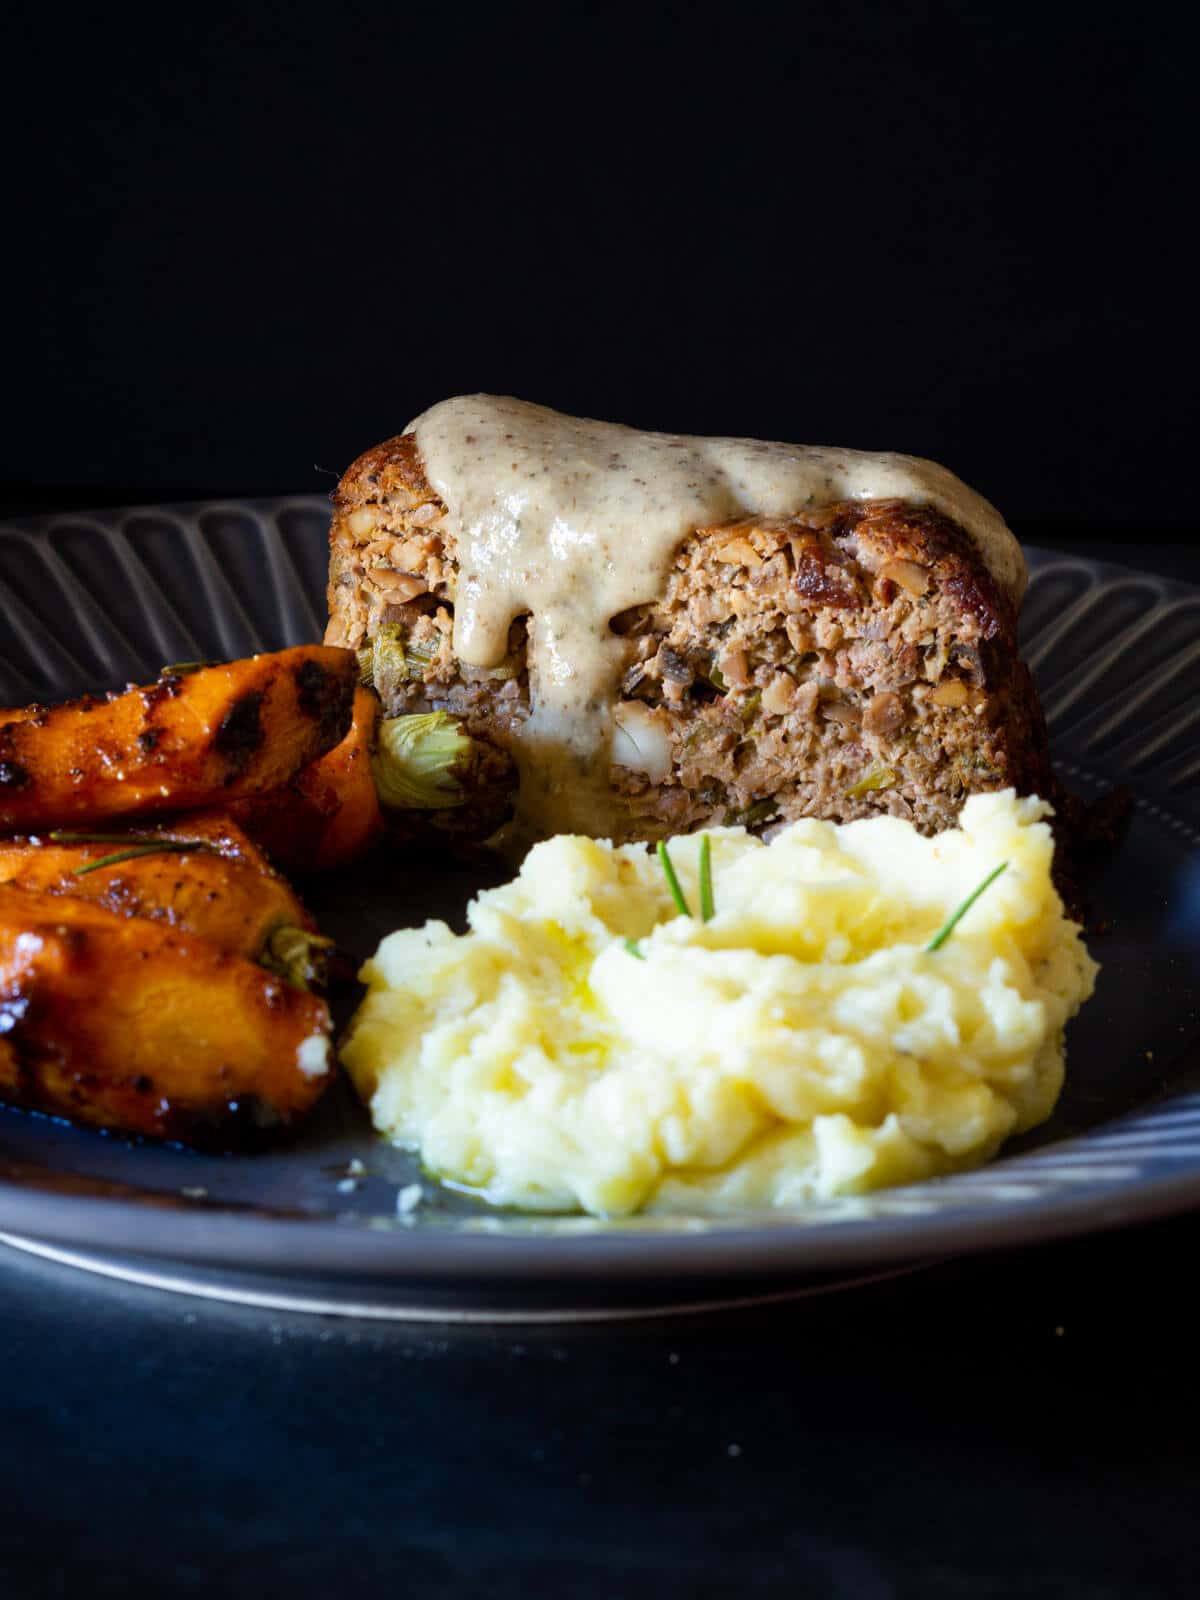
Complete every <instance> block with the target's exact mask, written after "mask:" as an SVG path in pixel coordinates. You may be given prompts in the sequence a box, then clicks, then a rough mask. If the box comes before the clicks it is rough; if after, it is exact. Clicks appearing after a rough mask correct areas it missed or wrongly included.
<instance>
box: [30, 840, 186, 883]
mask: <svg viewBox="0 0 1200 1600" xmlns="http://www.w3.org/2000/svg"><path fill="white" fill-rule="evenodd" d="M51 837H53V835H52V836H51ZM211 849H212V846H211V845H210V844H204V843H200V842H198V841H197V840H195V839H158V840H155V841H154V842H153V843H145V844H131V845H129V846H128V848H127V849H125V850H114V851H113V853H112V854H111V855H107V856H100V857H99V858H98V859H97V860H96V861H85V862H84V863H83V864H82V865H81V866H78V867H72V868H71V876H72V877H73V878H82V877H84V876H85V875H86V874H87V873H89V872H99V871H100V868H101V867H115V866H116V865H117V864H118V863H119V862H121V861H135V860H137V858H138V857H139V856H157V855H164V854H169V853H170V852H171V851H172V850H175V851H196V850H211Z"/></svg>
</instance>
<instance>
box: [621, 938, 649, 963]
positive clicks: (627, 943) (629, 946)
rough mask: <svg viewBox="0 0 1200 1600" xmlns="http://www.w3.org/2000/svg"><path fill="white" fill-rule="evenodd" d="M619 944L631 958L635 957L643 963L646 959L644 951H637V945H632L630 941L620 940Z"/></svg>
mask: <svg viewBox="0 0 1200 1600" xmlns="http://www.w3.org/2000/svg"><path fill="white" fill-rule="evenodd" d="M621 943H622V944H623V945H624V946H625V948H626V950H627V951H628V952H629V954H630V955H631V956H636V957H637V959H638V960H639V961H645V959H646V953H645V951H644V950H639V949H638V947H637V945H636V944H634V942H633V940H632V939H622V940H621Z"/></svg>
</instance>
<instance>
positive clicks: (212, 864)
mask: <svg viewBox="0 0 1200 1600" xmlns="http://www.w3.org/2000/svg"><path fill="white" fill-rule="evenodd" d="M0 883H11V884H13V885H15V886H16V887H17V888H18V889H27V890H29V891H31V892H33V893H40V894H50V895H69V896H70V897H71V898H72V899H75V900H91V901H94V902H95V903H96V904H98V905H102V906H105V907H107V909H108V910H109V911H115V912H117V913H118V914H119V915H121V916H125V917H150V918H152V919H153V920H155V921H158V922H166V923H169V924H170V926H171V927H173V928H179V929H180V930H181V931H182V932H184V933H193V934H195V935H196V936H197V937H198V938H201V939H207V940H208V941H209V943H210V944H215V945H216V946H217V948H218V949H220V950H229V951H231V952H233V954H235V955H240V956H245V957H246V959H247V960H249V961H261V962H262V963H263V964H264V965H267V966H271V967H273V968H274V969H276V970H279V969H280V965H281V962H280V956H279V952H280V951H281V950H284V949H290V950H291V951H293V952H295V953H297V954H298V953H299V952H300V950H301V948H302V946H305V945H307V947H308V949H309V951H310V952H311V954H312V955H313V956H314V957H318V956H319V953H320V947H321V946H322V945H323V944H324V943H325V941H323V940H321V939H320V938H319V937H318V936H317V934H316V924H315V923H314V922H313V920H312V917H311V916H310V915H309V913H308V912H307V911H306V910H305V908H304V906H303V905H302V904H301V903H300V901H299V899H298V898H297V897H296V895H295V893H294V892H293V890H292V888H291V886H290V885H289V884H288V882H287V881H286V879H284V878H282V877H281V876H280V874H279V873H278V872H276V871H275V870H274V868H273V867H272V866H271V864H270V862H269V861H268V860H267V859H266V857H265V856H264V855H263V853H262V852H261V851H260V850H259V849H258V847H257V845H255V844H254V843H253V842H252V841H251V840H250V839H248V838H247V837H246V835H245V834H244V833H243V832H242V830H241V829H240V828H239V827H237V826H236V825H235V824H234V823H233V822H231V821H230V820H229V819H228V818H227V817H220V816H214V815H212V814H211V813H197V814H195V815H192V816H183V817H178V818H176V819H175V820H174V821H173V822H170V823H166V824H164V825H163V826H161V827H158V828H152V829H142V830H138V831H136V832H128V831H126V832H111V833H108V834H106V835H105V834H86V833H85V834H82V835H80V834H75V833H60V832H54V833H51V834H50V835H48V836H47V837H46V838H44V839H39V838H32V839H31V838H15V839H0ZM293 975H295V974H293Z"/></svg>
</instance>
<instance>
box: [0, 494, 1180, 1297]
mask: <svg viewBox="0 0 1200 1600" xmlns="http://www.w3.org/2000/svg"><path fill="white" fill-rule="evenodd" d="M327 522H328V508H327V506H326V504H325V503H324V502H323V501H321V500H319V499H317V498H315V497H309V498H300V499H294V500H283V501H253V502H245V501H238V502H221V503H215V504H212V505H190V506H176V507H155V508H144V509H138V510H131V511H119V512H105V513H103V514H100V515H94V516H74V515H73V516H68V517H57V518H48V519H43V520H39V521H36V522H30V523H28V524H25V525H23V526H21V527H19V528H17V527H11V528H7V529H3V530H0V609H2V615H3V619H4V620H3V623H2V624H0V704H3V703H8V704H12V703H20V702H23V701H26V700H29V699H31V698H35V697H36V698H42V699H52V698H59V697H62V696H65V695H70V694H76V693H79V692H80V691H83V690H85V689H95V688H100V687H105V686H109V685H114V684H120V683H123V682H125V681H127V680H129V679H144V678H146V677H148V676H151V675H152V674H153V673H154V672H155V671H156V670H157V668H158V666H159V665H160V663H162V662H164V661H179V660H195V659H198V658H205V657H210V656H236V655H241V654H245V653H247V652H250V651H254V650H263V649H274V648H278V647H280V646H282V645H285V644H292V643H297V642H299V641H302V640H306V639H312V638H315V637H317V636H318V634H319V631H320V618H321V616H322V614H323V588H324V580H325V537H326V529H327ZM1033 564H1034V578H1033V584H1032V588H1031V591H1030V596H1029V599H1028V602H1027V605H1026V611H1025V622H1024V634H1025V649H1026V653H1027V656H1028V658H1029V659H1030V661H1031V663H1032V664H1033V666H1034V669H1035V671H1036V673H1037V676H1038V679H1039V683H1040V686H1041V690H1042V694H1043V697H1044V702H1045V706H1046V711H1047V715H1048V719H1049V723H1050V727H1051V732H1052V737H1053V741H1054V747H1055V753H1056V757H1057V760H1058V761H1059V763H1060V765H1061V766H1062V768H1063V769H1064V770H1065V771H1066V773H1067V774H1068V776H1069V777H1070V779H1071V781H1072V782H1073V783H1074V784H1075V786H1076V787H1077V788H1078V789H1079V790H1080V791H1081V792H1082V793H1083V794H1085V795H1094V794H1097V793H1099V792H1100V791H1102V790H1103V789H1104V788H1106V787H1107V786H1108V785H1110V784H1111V783H1112V782H1114V781H1118V780H1120V781H1126V782H1128V783H1129V784H1130V785H1131V786H1133V787H1134V789H1135V791H1136V793H1137V795H1138V806H1137V811H1136V815H1135V817H1134V821H1133V824H1132V827H1131V830H1130V833H1129V837H1128V840H1127V842H1126V843H1125V845H1124V846H1123V848H1122V849H1121V850H1120V851H1119V852H1118V853H1117V854H1116V855H1115V856H1114V857H1113V858H1112V859H1111V860H1110V861H1109V862H1108V863H1107V865H1106V866H1105V867H1104V868H1103V870H1102V871H1101V873H1100V876H1099V878H1098V880H1097V882H1096V883H1095V885H1094V895H1095V900H1096V904H1097V908H1098V910H1099V913H1100V914H1101V916H1103V917H1104V919H1105V920H1107V921H1108V923H1109V924H1110V928H1109V931H1108V932H1107V933H1106V934H1105V935H1104V936H1103V937H1102V938H1099V939H1097V940H1096V941H1095V943H1094V945H1093V948H1094V951H1095V953H1096V955H1097V956H1098V958H1099V959H1100V960H1101V961H1102V963H1103V966H1104V971H1103V975H1102V977H1101V981H1100V985H1099V989H1098V992H1097V995H1096V998H1095V999H1094V1000H1093V1001H1092V1003H1091V1004H1090V1005H1089V1006H1088V1008H1087V1009H1086V1010H1085V1012H1084V1014H1083V1015H1082V1016H1081V1017H1080V1018H1079V1020H1078V1021H1077V1022H1076V1023H1075V1024H1074V1026H1073V1027H1072V1030H1071V1034H1070V1049H1069V1064H1068V1087H1067V1090H1066V1092H1065V1093H1064V1096H1063V1099H1062V1102H1061V1104H1060V1107H1059V1109H1058V1111H1057V1112H1056V1114H1055V1117H1054V1119H1053V1121H1052V1122H1050V1123H1048V1124H1047V1125H1046V1126H1045V1127H1043V1128H1041V1129H1039V1130H1038V1131H1037V1133H1036V1134H1035V1135H1032V1136H1030V1137H1029V1138H1027V1139H1026V1140H1025V1141H1024V1142H1023V1143H1022V1144H1021V1145H1020V1146H1013V1147H1012V1148H1011V1149H1010V1151H1009V1153H1008V1154H1006V1155H1005V1156H1004V1157H1003V1158H1002V1159H1000V1160H998V1161H997V1162H995V1163H994V1164H993V1165H992V1166H990V1167H989V1168H987V1169H986V1170H984V1171H982V1172H978V1173H973V1174H970V1175H966V1176H960V1177H953V1178H945V1179H941V1180H938V1181H936V1182H931V1183H924V1184H919V1185H915V1186H913V1187H910V1188H906V1189H900V1190H895V1191H892V1192H890V1193H884V1194H880V1195H877V1196H873V1197H870V1198H868V1199H863V1200H853V1201H842V1202H839V1203H835V1204H827V1205H819V1206H813V1207H811V1208H809V1209H807V1210H805V1211H802V1212H795V1213H787V1214H777V1213H776V1214H770V1215H753V1216H739V1217H734V1218H729V1219H725V1220H722V1221H720V1222H713V1221H702V1220H699V1219H688V1218H679V1219H674V1220H671V1221H669V1222H667V1221H664V1220H662V1219H654V1220H650V1219H645V1220H641V1221H638V1220H634V1221H632V1222H623V1223H620V1224H610V1225H601V1224H597V1223H594V1222H590V1221H585V1220H582V1219H564V1220H561V1221H558V1222H548V1221H534V1220H530V1219H525V1218H521V1217H518V1216H515V1215H507V1214H497V1213H494V1212H489V1211H487V1210H486V1209H485V1208H483V1207H481V1206H478V1205H475V1204H474V1203H472V1202H470V1201H468V1200H465V1199H463V1198H460V1197H456V1196H453V1195H450V1194H448V1193H444V1192H442V1191H439V1190H436V1189H433V1188H431V1187H430V1186H428V1185H426V1186H425V1189H424V1198H423V1200H422V1203H421V1204H420V1205H419V1206H418V1208H417V1209H416V1210H415V1211H414V1212H412V1213H410V1214H409V1215H407V1216H400V1215H398V1214H397V1208H396V1200H397V1194H398V1192H399V1190H400V1189H402V1188H404V1187H405V1186H407V1185H409V1184H411V1183H413V1182H414V1181H416V1180H417V1179H418V1178H419V1174H418V1173H417V1172H416V1170H415V1168H414V1165H413V1163H412V1161H411V1160H410V1159H409V1158H408V1157H405V1156H402V1155H400V1154H398V1153H397V1152H395V1151H391V1150H388V1149H386V1148H384V1147H383V1146H381V1145H380V1144H378V1143H377V1142H376V1141H375V1139H374V1138H373V1136H372V1134H371V1131H370V1128H369V1125H368V1123H367V1120H366V1117H365V1115H364V1113H363V1112H362V1110H361V1108H360V1107H359V1106H358V1105H357V1104H356V1103H355V1102H354V1101H353V1099H352V1097H351V1096H350V1094H349V1093H348V1092H346V1091H345V1089H344V1088H342V1089H340V1090H339V1091H338V1092H337V1093H335V1094H334V1095H333V1096H331V1098H330V1099H329V1101H328V1102H327V1103H326V1104H325V1106H324V1108H323V1109H322V1111H321V1113H320V1114H319V1116H318V1118H317V1119H316V1121H314V1122H313V1123H312V1124H311V1125H310V1126H309V1127H308V1128H307V1129H306V1130H305V1131H304V1133H303V1134H302V1135H301V1136H300V1138H299V1139H298V1140H297V1141H296V1142H295V1143H294V1144H292V1145H290V1146H289V1147H288V1148H287V1149H284V1150H279V1151H275V1152H272V1153H267V1154H260V1155H246V1156H239V1157H224V1158H222V1157H213V1156H202V1155H197V1154H195V1153H193V1152H190V1151H185V1150H180V1149H173V1148H155V1147H150V1146H142V1147H135V1146H131V1145H129V1144H127V1143H125V1142H123V1141H121V1140H118V1139H114V1138H106V1137H104V1136H102V1135H98V1134H95V1133H88V1132H83V1131H80V1130H77V1129H73V1128H69V1127H66V1126H64V1125H62V1124H59V1123H56V1122H54V1121H51V1120H49V1119H47V1118H42V1117H37V1116H32V1115H28V1114H25V1113H21V1112H17V1111H11V1110H0V1230H3V1231H5V1232H6V1233H7V1234H9V1235H12V1236H22V1237H24V1238H27V1239H34V1240H38V1241H41V1242H42V1243H43V1244H44V1245H45V1246H47V1247H51V1248H54V1249H58V1250H65V1251H67V1252H68V1253H69V1254H70V1255H72V1256H74V1257H78V1258H79V1259H87V1260H95V1259H98V1258H103V1260H104V1261H106V1262H107V1264H108V1265H109V1267H110V1268H111V1269H112V1270H116V1271H120V1272H127V1273H134V1274H140V1275H142V1276H145V1277H147V1278H148V1279H149V1280H150V1281H161V1282H168V1283H171V1284H175V1285H188V1286H191V1287H194V1288H197V1289H200V1290H201V1291H208V1292H218V1293H238V1294H243V1295H245V1296H246V1297H248V1298H251V1299H253V1298H255V1297H259V1298H262V1299H265V1300H267V1301H272V1302H279V1303H283V1302H293V1303H301V1304H311V1305H316V1306H320V1307H322V1308H324V1309H348V1308H352V1307H353V1308H356V1309H364V1310H376V1311H382V1312H385V1313H386V1312H387V1311H388V1310H389V1309H390V1310H391V1311H393V1312H400V1313H403V1312H406V1311H417V1312H421V1311H424V1312H426V1313H430V1312H432V1313H433V1314H436V1315H443V1314H463V1313H472V1312H476V1313H479V1314H483V1315H491V1314H494V1313H496V1312H497V1311H504V1310H508V1311H509V1312H516V1313H518V1314H521V1315H526V1314H529V1313H536V1312H538V1311H541V1312H546V1313H549V1314H555V1313H557V1312H559V1311H562V1310H575V1311H578V1310H580V1309H587V1308H590V1309H591V1310H592V1311H597V1310H603V1309H604V1308H605V1307H611V1306H621V1307H637V1306H647V1305H653V1304H666V1303H679V1302H685V1301H693V1302H704V1301H713V1300H729V1299H736V1298H739V1297H743V1296H754V1295H761V1294H763V1293H767V1292H770V1291H784V1290H789V1289H796V1288H801V1287H803V1288H809V1289H812V1288H816V1287H819V1286H821V1285H823V1284H825V1283H828V1282H830V1281H834V1280H840V1279H844V1278H846V1277H852V1276H854V1275H858V1274H863V1273H869V1272H872V1271H877V1270H881V1269H885V1268H888V1267H894V1266H897V1265H899V1264H903V1263H908V1262H912V1261H915V1260H918V1259H921V1258H925V1257H928V1256H930V1255H935V1254H944V1253H947V1252H958V1251H964V1250H970V1249H977V1248H983V1247H987V1246H995V1245H1001V1244H1012V1243H1016V1242H1021V1241H1026V1240H1030V1241H1031V1240H1037V1239H1046V1238H1050V1237H1054V1236H1056V1235H1062V1234H1067V1233H1072V1232H1079V1231H1083V1230H1087V1229H1092V1228H1096V1227H1101V1226H1107V1225H1111V1224H1114V1223H1118V1222H1123V1221H1129V1220H1132V1219H1135V1218H1139V1217H1149V1216H1154V1215H1157V1214H1161V1213H1164V1212H1167V1211H1172V1210H1176V1209H1179V1208H1181V1207H1184V1206H1188V1205H1191V1204H1193V1203H1196V1202H1197V1201H1200V1073H1198V1072H1197V1067H1196V1062H1197V1055H1196V1049H1195V1046H1196V1035H1197V1032H1198V1030H1200V1020H1198V1018H1197V1014H1196V1011H1197V997H1198V996H1200V793H1198V786H1200V590H1196V589H1193V588H1190V587H1187V586H1184V585H1181V584H1175V583H1170V582H1166V581H1162V580H1159V579H1156V578H1151V577H1146V576H1143V575H1140V574H1137V573H1133V572H1128V571H1125V570H1122V569H1118V568H1114V567H1106V566H1101V565H1097V564H1095V563H1091V562H1087V561H1083V560H1079V559H1077V558H1074V557H1058V556H1054V555H1052V554H1050V553H1048V552H1034V554H1033ZM477 886H478V884H477V881H476V880H472V879H471V878H470V877H469V876H468V875H467V874H466V873H465V872H464V871H463V869H461V868H454V867H451V866H448V865H447V864H445V863H443V862H439V861H434V862H429V861H424V862H421V861H417V862H414V861H412V860H404V861H400V860H390V861H389V860H380V859H378V858H377V859H375V860H373V861H372V862H371V863H370V864H369V865H368V866H367V867H366V868H364V869H363V870H361V871H358V872H355V873H352V874H349V875H344V876H343V877H341V878H338V879H337V880H334V881H332V882H327V883H324V884H320V883H314V884H313V885H312V886H311V891H310V896H309V897H310V899H311V901H312V903H313V905H314V908H315V909H316V910H317V912H318V915H319V916H320V917H321V920H322V923H323V925H324V926H326V927H327V929H328V931H330V932H332V933H334V934H335V935H336V936H337V937H338V938H339V940H340V941H341V942H342V944H343V945H344V946H345V947H346V948H347V949H348V950H349V951H350V952H351V953H353V954H354V955H356V956H358V955H362V954H364V953H366V952H368V951H369V950H371V949H373V947H374V945H375V943H376V941H377V939H378V937H379V936H380V935H381V934H382V933H383V932H384V931H386V930H387V929H389V928H391V927H394V926H397V925H400V924H403V923H410V922H413V921H420V920H422V919H424V918H425V917H427V916H430V915H438V916H445V917H447V919H448V920H451V921H455V920H458V919H460V918H461V914H462V910H463V907H464V905H465V903H466V900H467V899H468V898H469V895H470V893H471V892H472V890H473V889H474V888H475V887H477ZM355 1159H357V1160H358V1161H360V1162H361V1163H362V1164H363V1166H364V1167H365V1168H366V1172H365V1174H363V1175H362V1176H361V1177H359V1178H352V1179H350V1180H347V1178H346V1176H345V1175H346V1170H347V1167H348V1166H349V1164H350V1162H351V1161H353V1160H355Z"/></svg>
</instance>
